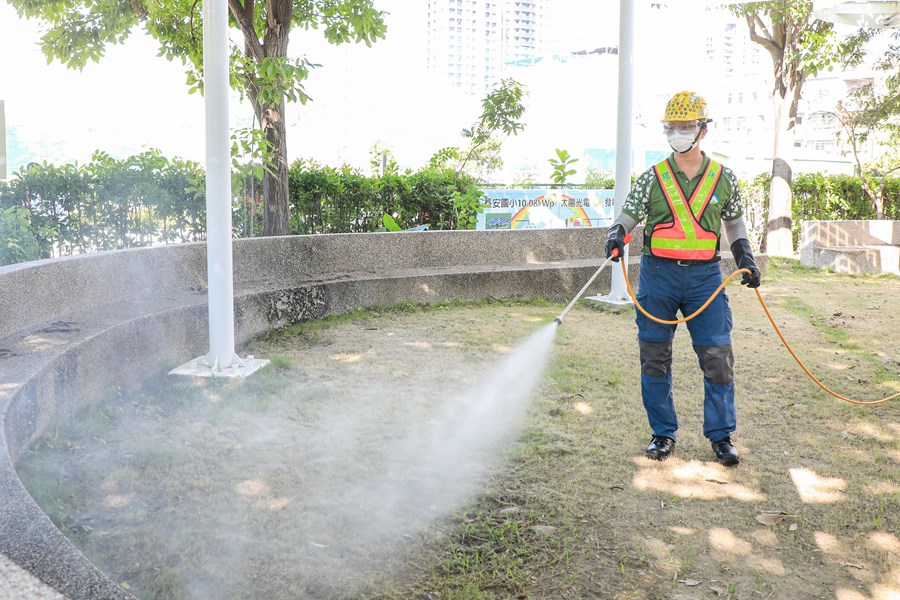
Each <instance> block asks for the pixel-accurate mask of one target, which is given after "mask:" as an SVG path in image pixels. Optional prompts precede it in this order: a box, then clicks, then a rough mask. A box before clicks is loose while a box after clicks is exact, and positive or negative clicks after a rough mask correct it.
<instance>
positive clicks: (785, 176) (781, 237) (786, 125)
mask: <svg viewBox="0 0 900 600" xmlns="http://www.w3.org/2000/svg"><path fill="white" fill-rule="evenodd" d="M774 101H775V146H774V150H773V156H772V183H771V186H770V187H769V216H768V221H767V222H766V233H765V241H764V246H765V252H766V254H768V255H770V256H786V257H788V258H792V257H793V256H794V240H793V236H792V234H791V225H792V220H791V215H792V214H793V213H792V200H793V196H792V193H791V181H792V172H791V161H792V160H793V158H794V128H793V124H794V119H793V117H792V115H791V104H792V102H793V93H792V90H787V94H786V95H785V97H784V98H782V97H781V96H779V94H778V93H777V92H776V94H775V98H774Z"/></svg>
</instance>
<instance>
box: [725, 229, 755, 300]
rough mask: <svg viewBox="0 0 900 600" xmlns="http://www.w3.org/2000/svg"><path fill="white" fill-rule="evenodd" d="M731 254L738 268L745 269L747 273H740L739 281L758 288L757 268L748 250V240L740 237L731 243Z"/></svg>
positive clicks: (750, 251)
mask: <svg viewBox="0 0 900 600" xmlns="http://www.w3.org/2000/svg"><path fill="white" fill-rule="evenodd" d="M731 254H732V256H734V262H736V263H737V266H738V269H747V270H749V271H750V272H749V273H741V275H742V277H741V283H742V284H743V285H746V286H747V287H749V288H758V287H759V284H760V280H759V269H758V268H757V266H756V261H755V260H753V251H752V250H750V240H748V239H747V238H741V239H739V240H737V241H735V242H734V243H733V244H732V245H731Z"/></svg>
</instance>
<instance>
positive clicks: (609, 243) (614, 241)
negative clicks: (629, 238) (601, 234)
mask: <svg viewBox="0 0 900 600" xmlns="http://www.w3.org/2000/svg"><path fill="white" fill-rule="evenodd" d="M613 248H618V249H619V253H618V254H617V255H616V256H615V258H613V262H619V259H620V258H621V257H623V256H625V227H624V226H623V225H622V224H621V223H619V224H616V225H613V226H612V227H610V228H609V230H608V231H607V232H606V258H609V257H611V256H612V251H613Z"/></svg>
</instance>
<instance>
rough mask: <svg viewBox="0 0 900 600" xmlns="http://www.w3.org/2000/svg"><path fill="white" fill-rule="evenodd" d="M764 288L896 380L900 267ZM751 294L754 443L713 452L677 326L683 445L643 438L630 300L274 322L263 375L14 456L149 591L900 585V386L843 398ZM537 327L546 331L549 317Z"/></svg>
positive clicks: (801, 327)
mask: <svg viewBox="0 0 900 600" xmlns="http://www.w3.org/2000/svg"><path fill="white" fill-rule="evenodd" d="M772 263H773V264H772V265H771V266H770V270H769V273H768V275H767V276H765V277H764V279H763V286H762V288H760V290H761V292H762V294H763V297H764V299H765V301H766V303H767V304H768V306H769V308H770V310H771V311H772V314H773V316H774V318H775V320H776V321H777V323H778V325H779V327H780V328H781V329H782V331H783V333H784V334H785V336H786V337H787V339H788V341H789V342H790V344H791V345H792V346H793V348H794V350H795V351H796V352H797V354H798V355H799V356H800V358H801V359H802V360H803V361H804V362H805V363H806V365H807V367H809V368H810V370H811V371H812V372H813V373H814V374H815V375H816V377H818V378H819V379H820V380H822V382H823V383H824V384H825V385H826V386H828V387H831V388H832V389H834V391H835V392H838V393H840V394H842V395H845V396H848V397H851V398H856V399H860V400H877V399H880V398H883V397H885V396H889V395H891V394H895V393H897V392H898V391H900V353H898V352H897V335H898V331H900V310H897V300H896V299H897V298H898V297H900V279H898V278H895V277H870V276H848V275H838V274H834V273H829V272H824V271H815V270H808V269H804V268H802V267H800V266H799V265H798V263H796V262H794V261H778V260H773V261H772ZM727 289H728V293H729V295H730V302H731V306H732V309H733V312H734V317H735V325H734V331H733V338H734V348H735V356H736V384H737V407H738V422H739V426H738V431H737V433H736V434H735V440H736V445H737V448H738V450H739V451H740V452H741V456H742V462H741V464H740V465H739V466H738V467H736V468H725V467H722V466H721V465H718V464H717V463H715V462H714V461H713V454H712V451H711V448H710V447H709V444H708V442H707V441H706V440H705V439H704V438H703V436H702V391H703V386H702V375H701V372H700V370H699V367H698V365H697V359H696V356H695V355H694V353H693V350H692V348H691V344H690V338H689V336H688V334H687V330H686V328H685V327H684V326H679V329H678V334H677V336H676V341H675V361H674V377H675V385H676V389H675V399H676V405H677V407H678V410H679V419H680V424H681V426H680V430H679V440H678V444H677V447H676V450H675V453H674V454H673V456H672V457H670V458H669V460H667V461H665V462H662V463H659V462H653V461H649V460H647V459H646V458H644V456H643V448H644V446H645V445H646V444H647V442H648V441H649V437H650V432H649V429H648V426H647V422H646V417H645V415H644V410H643V407H642V405H641V400H640V377H639V361H638V353H637V340H636V328H635V325H634V320H633V310H632V309H631V308H627V309H624V310H613V309H610V308H609V307H606V306H603V305H597V304H591V303H590V302H587V301H582V302H581V303H579V304H578V305H576V306H575V307H574V308H573V309H572V310H571V311H570V312H569V313H568V315H567V317H566V319H565V321H564V323H563V324H562V325H561V326H560V327H559V328H558V329H557V330H555V332H554V333H551V335H550V337H548V338H546V339H545V340H544V341H543V342H541V341H540V340H538V341H535V339H534V336H535V334H536V332H540V331H545V330H547V328H551V329H552V328H554V327H555V326H553V325H551V323H552V321H553V319H554V318H555V317H556V315H557V314H559V312H560V311H561V310H562V308H563V306H562V305H558V304H551V303H543V302H530V303H504V302H485V303H480V304H477V305H459V306H457V305H441V306H432V307H427V308H423V307H397V308H393V309H385V310H382V311H366V312H360V313H355V314H353V315H347V316H344V317H339V318H331V319H326V320H324V321H320V322H311V323H307V324H303V325H301V326H297V327H292V328H289V329H285V330H282V331H278V332H273V333H271V334H270V335H268V336H266V337H265V338H262V339H259V340H256V341H255V342H253V343H252V344H251V345H250V346H249V347H248V348H245V349H242V352H241V353H242V354H245V353H250V354H254V355H256V356H262V357H267V358H270V359H272V361H273V364H272V366H270V367H268V368H267V369H265V370H264V371H262V372H260V373H259V374H257V375H254V376H253V377H251V378H250V379H248V380H246V381H243V382H222V381H193V380H180V379H178V380H166V381H164V382H159V385H157V386H155V387H154V389H152V390H149V389H148V391H147V392H146V393H145V394H144V395H141V396H136V397H127V398H113V399H111V400H110V402H109V404H108V405H106V406H104V407H102V408H99V409H96V410H92V411H91V412H90V413H88V414H85V415H84V416H83V417H82V418H81V419H79V420H77V421H75V422H73V424H72V425H71V426H70V427H67V428H65V429H60V430H56V431H54V432H53V434H52V435H49V436H47V437H45V438H44V439H43V440H42V441H41V442H39V443H38V444H37V445H36V447H35V448H34V449H33V450H32V451H31V452H30V453H29V454H28V455H27V456H25V457H24V458H23V459H22V460H21V461H20V464H19V465H18V468H19V471H20V474H21V475H22V478H23V480H24V481H25V482H26V485H27V486H28V487H29V490H30V491H31V492H32V494H33V495H34V496H35V498H36V499H38V501H39V502H40V503H41V505H42V506H43V508H44V509H45V510H46V511H47V512H48V514H50V515H51V518H53V519H54V521H55V522H56V523H57V525H58V526H59V527H60V528H61V529H62V530H63V531H64V532H66V533H67V535H69V536H70V537H71V538H72V539H73V541H75V543H76V544H77V545H78V546H79V548H81V549H82V551H83V552H84V553H85V554H86V555H87V556H88V557H89V558H90V559H91V560H93V561H94V562H95V563H96V564H97V565H98V566H100V567H101V568H103V569H104V570H105V571H106V572H107V573H108V574H110V576H111V577H112V578H113V579H114V580H116V581H119V582H121V584H122V585H123V586H125V587H127V588H128V589H130V590H131V591H132V592H133V593H134V594H135V595H137V596H139V597H143V598H214V597H217V598H225V597H227V598H370V599H375V598H382V599H413V598H415V599H422V600H427V599H460V600H462V599H472V600H474V599H482V598H484V599H486V598H573V599H575V598H613V599H617V598H645V599H663V598H665V599H672V600H675V599H679V598H684V599H699V598H715V599H738V598H740V599H756V598H759V599H768V598H772V599H792V600H793V599H803V600H805V599H812V598H827V599H834V600H863V599H869V600H896V599H897V598H900V399H897V400H892V401H890V402H887V403H885V404H881V405H878V406H859V405H853V404H849V403H846V402H842V401H840V400H838V399H836V398H834V397H832V396H830V395H828V394H827V393H825V392H824V391H822V390H821V389H819V388H818V387H817V386H816V385H815V384H814V383H813V382H812V381H811V380H810V379H809V378H808V377H807V376H806V375H805V374H804V373H803V371H802V370H801V369H800V367H799V366H798V365H797V364H796V363H795V362H794V360H793V358H791V356H790V355H789V354H788V352H787V351H786V350H785V349H784V348H783V346H782V345H781V342H780V340H779V339H778V337H777V336H776V334H775V333H774V331H773V329H772V327H771V325H770V324H769V322H768V320H767V319H766V316H765V314H764V313H763V311H762V309H761V307H760V305H759V303H758V300H757V298H756V295H755V294H754V293H753V292H752V291H750V290H747V289H746V288H742V287H740V286H739V285H737V284H736V283H733V284H731V285H729V286H728V288H727ZM529 336H531V337H529Z"/></svg>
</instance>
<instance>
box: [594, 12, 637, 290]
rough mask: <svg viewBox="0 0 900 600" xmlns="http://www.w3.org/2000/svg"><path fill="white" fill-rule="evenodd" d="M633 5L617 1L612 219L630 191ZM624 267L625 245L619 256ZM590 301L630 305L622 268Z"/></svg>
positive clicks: (626, 253)
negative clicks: (604, 291) (604, 290)
mask: <svg viewBox="0 0 900 600" xmlns="http://www.w3.org/2000/svg"><path fill="white" fill-rule="evenodd" d="M634 5H635V2H634V1H633V0H619V94H618V106H617V108H616V188H615V195H616V199H615V209H614V214H615V216H616V217H618V216H619V213H621V212H622V207H623V206H624V205H625V198H626V197H627V196H628V191H629V189H630V188H631V134H632V127H633V126H634V123H633V121H634V117H633V113H634V108H633V107H634ZM621 260H623V261H625V265H626V267H627V265H628V246H626V247H625V256H624V257H622V259H621ZM589 299H590V300H597V301H600V302H608V303H610V304H630V303H631V298H630V297H629V296H628V288H627V286H626V284H625V276H623V275H622V268H621V267H620V266H619V265H618V264H616V265H614V266H613V268H612V273H611V286H610V290H609V295H608V296H591V297H590V298H589Z"/></svg>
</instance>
